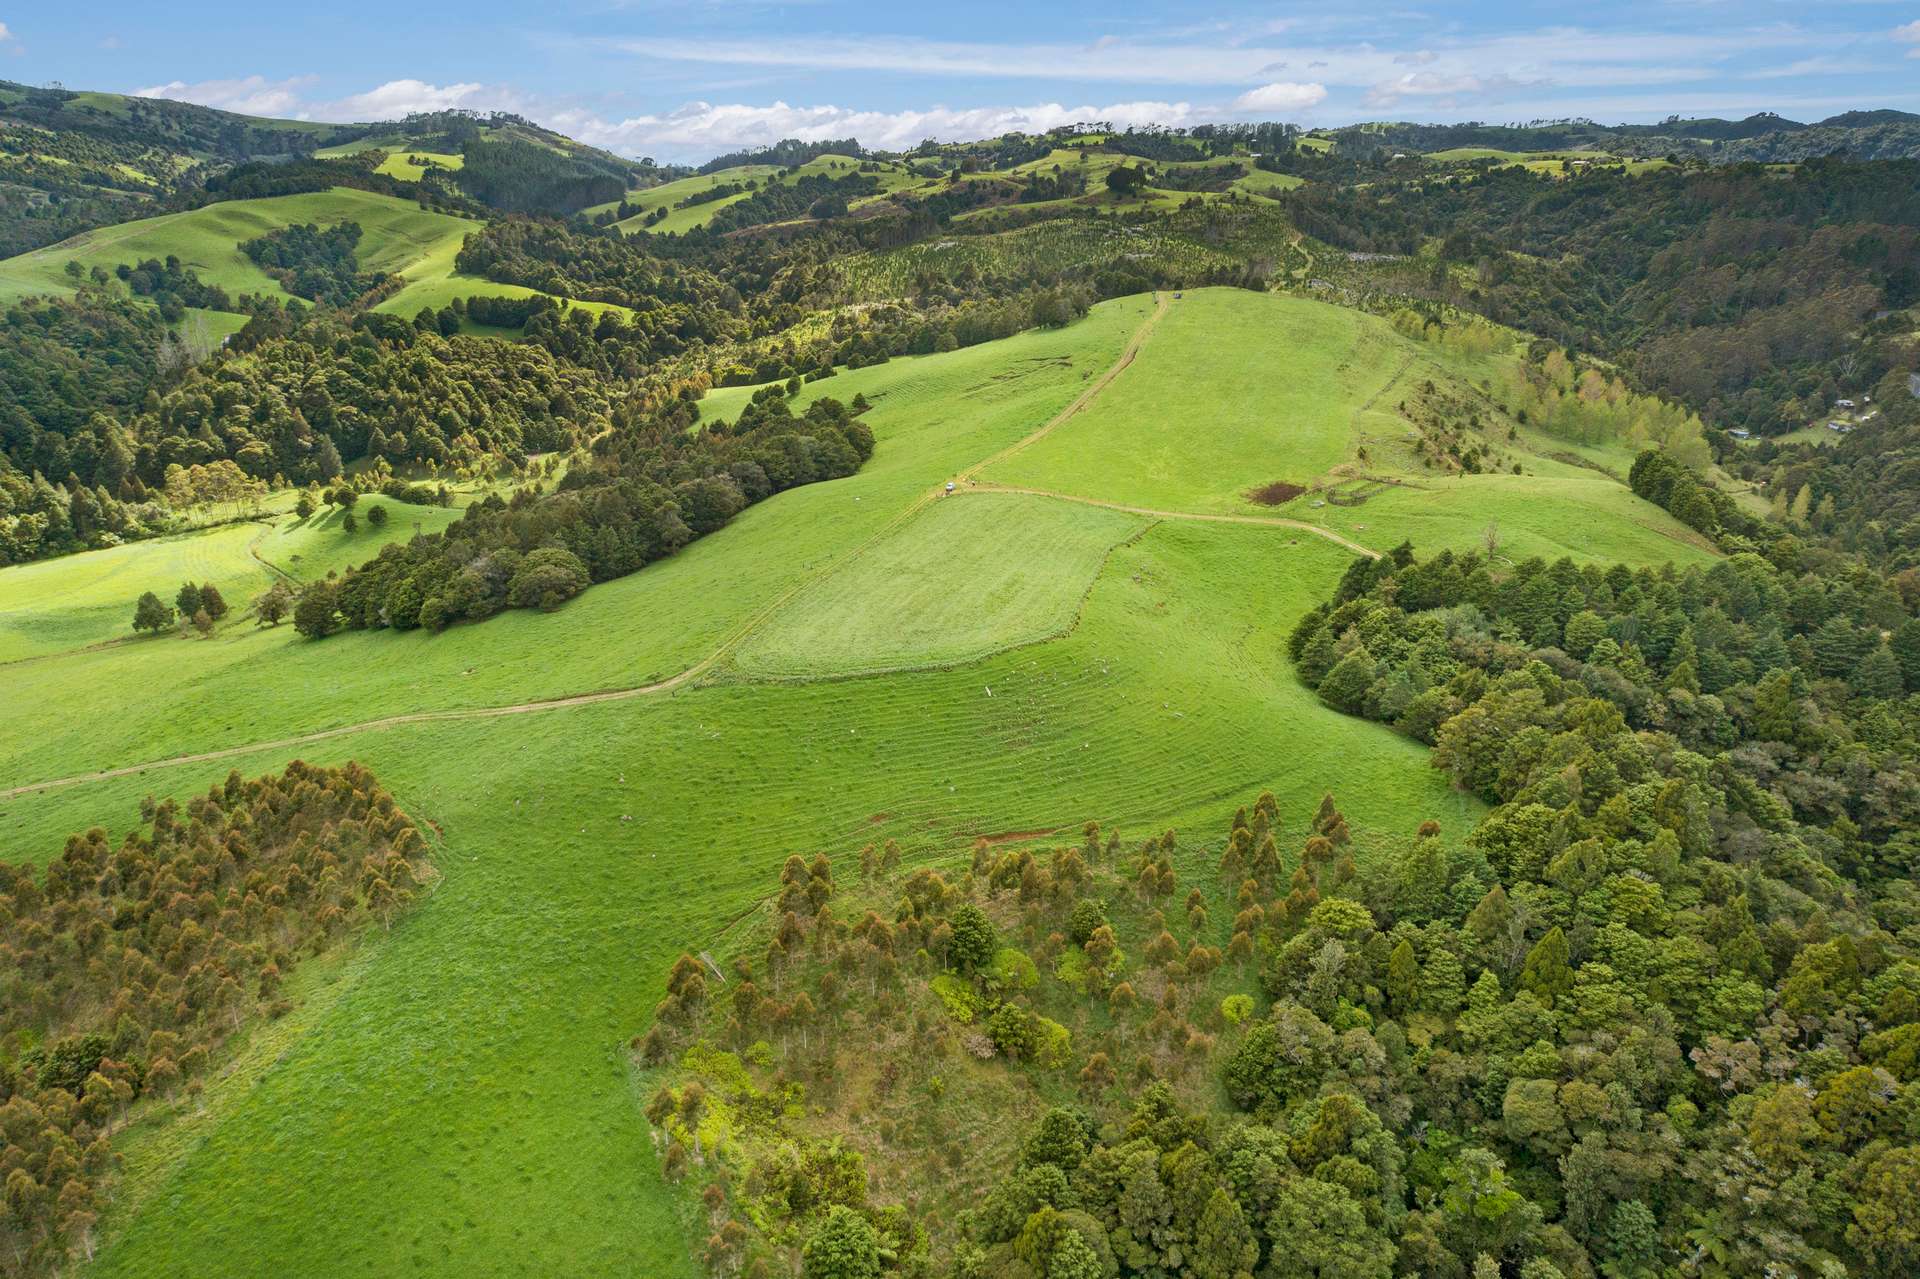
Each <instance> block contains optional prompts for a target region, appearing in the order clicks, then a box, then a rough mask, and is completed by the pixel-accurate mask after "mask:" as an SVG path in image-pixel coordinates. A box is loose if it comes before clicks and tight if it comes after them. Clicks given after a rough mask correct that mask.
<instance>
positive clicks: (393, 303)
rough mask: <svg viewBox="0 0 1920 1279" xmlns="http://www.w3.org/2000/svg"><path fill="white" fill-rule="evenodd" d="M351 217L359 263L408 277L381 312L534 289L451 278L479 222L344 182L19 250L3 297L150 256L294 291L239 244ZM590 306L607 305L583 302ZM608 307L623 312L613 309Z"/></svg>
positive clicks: (56, 287) (1, 282) (4, 268)
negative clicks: (359, 232) (72, 269)
mask: <svg viewBox="0 0 1920 1279" xmlns="http://www.w3.org/2000/svg"><path fill="white" fill-rule="evenodd" d="M337 222H357V223H359V224H360V226H361V228H362V229H363V231H364V232H365V235H364V237H363V238H362V239H361V241H360V249H359V254H358V258H359V263H360V267H361V269H362V270H365V271H386V272H389V273H393V274H398V275H402V276H405V277H406V280H407V283H406V286H405V287H403V288H402V289H400V290H399V291H398V292H397V293H395V294H393V295H392V296H390V297H387V298H385V299H383V300H382V301H381V302H380V303H379V305H378V307H377V308H376V309H377V310H380V311H384V312H389V313H392V314H396V315H405V316H409V317H410V316H412V315H413V314H414V313H415V312H417V311H419V310H420V308H421V307H432V308H434V309H436V310H437V309H439V308H440V307H443V306H445V305H446V304H447V303H448V302H450V301H452V300H453V299H454V298H456V297H471V296H474V295H485V296H490V297H529V296H531V295H532V294H533V293H534V292H535V290H533V289H529V288H524V287H522V286H520V285H513V284H498V283H495V282H494V281H491V280H484V279H476V278H473V277H465V276H457V275H456V274H455V271H454V264H453V260H454V257H455V255H456V254H458V253H459V251H460V243H461V241H462V240H464V239H465V238H466V237H467V236H468V235H469V234H471V233H472V232H474V231H475V230H477V229H478V227H479V225H480V224H479V223H477V222H475V221H472V220H469V219H467V218H461V217H455V216H452V215H450V214H445V213H435V212H429V211H426V210H423V209H421V208H419V207H418V206H417V205H414V204H412V203H410V202H408V201H405V200H398V199H395V198H393V197H392V196H385V195H375V194H373V193H371V192H367V191H359V190H355V189H353V188H350V187H335V188H334V189H332V190H330V191H321V192H315V193H312V194H307V195H286V196H273V197H269V198H266V199H259V200H228V201H223V202H221V203H218V204H209V205H206V206H205V207H203V208H199V209H194V210H192V211H190V212H185V213H168V214H163V215H161V216H159V217H156V218H147V219H142V220H140V221H135V222H126V223H121V224H120V225H118V226H112V227H105V228H102V229H101V230H98V231H89V232H87V233H85V234H83V235H80V236H76V237H75V238H73V239H71V240H68V241H64V242H62V243H60V244H55V245H50V246H48V247H47V248H44V249H36V250H34V251H32V252H30V253H23V254H21V255H20V256H19V257H15V258H9V259H7V260H6V261H4V262H0V302H4V301H10V300H12V299H15V298H21V297H26V296H29V295H31V294H36V293H64V292H70V291H71V290H72V287H73V281H72V279H71V277H69V276H68V275H67V273H66V265H67V263H68V262H78V263H80V265H81V267H82V268H83V269H86V270H91V269H92V268H93V267H96V266H99V267H104V268H106V269H107V270H109V271H111V270H112V269H113V268H114V267H116V266H120V265H123V264H124V265H129V266H131V265H133V264H135V263H137V262H140V261H143V260H145V259H149V258H159V259H165V258H167V257H169V256H172V257H177V258H179V259H180V261H181V263H182V265H184V266H187V267H190V268H192V269H193V270H194V271H195V272H196V273H197V274H198V275H199V277H200V279H201V280H202V281H203V282H204V283H207V284H213V285H218V286H220V287H221V288H224V289H225V290H227V292H228V293H229V294H231V295H235V296H237V295H239V294H242V293H262V294H266V295H268V296H270V297H277V298H286V297H289V296H291V295H290V294H288V293H287V292H286V291H285V290H284V289H283V288H282V287H281V285H280V283H279V281H277V280H275V279H274V278H273V277H272V276H270V275H268V274H267V273H266V272H265V271H263V270H261V269H260V267H259V266H257V265H256V264H255V263H254V262H253V260H252V259H250V258H249V257H247V255H246V254H244V253H242V252H241V251H240V247H239V246H240V245H241V244H242V243H243V242H245V241H247V240H251V239H254V238H256V237H258V236H261V235H265V234H266V233H268V232H270V231H274V230H277V229H279V228H282V227H287V226H295V225H300V224H305V223H317V224H319V225H321V226H330V225H332V224H334V223H337ZM580 305H581V306H583V307H585V308H587V309H589V310H595V311H598V310H604V309H609V305H610V304H606V303H592V302H583V303H581V304H580ZM611 309H615V310H624V308H619V307H613V308H611Z"/></svg>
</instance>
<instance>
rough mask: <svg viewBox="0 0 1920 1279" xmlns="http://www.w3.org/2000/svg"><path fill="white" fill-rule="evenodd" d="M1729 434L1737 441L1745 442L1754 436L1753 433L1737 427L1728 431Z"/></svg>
mask: <svg viewBox="0 0 1920 1279" xmlns="http://www.w3.org/2000/svg"><path fill="white" fill-rule="evenodd" d="M1727 434H1728V435H1731V436H1732V437H1733V438H1734V439H1736V440H1744V439H1748V438H1750V437H1751V436H1752V435H1753V432H1752V431H1744V430H1742V429H1740V428H1739V427H1737V426H1736V427H1734V428H1733V429H1732V430H1731V431H1728V432H1727Z"/></svg>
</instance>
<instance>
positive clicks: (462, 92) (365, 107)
mask: <svg viewBox="0 0 1920 1279" xmlns="http://www.w3.org/2000/svg"><path fill="white" fill-rule="evenodd" d="M506 96H508V95H507V94H506V93H505V92H504V91H497V90H489V89H488V88H487V86H486V85H484V84H473V83H466V84H428V83H427V82H426V81H424V80H389V81H387V82H386V83H385V84H383V85H380V86H378V87H376V88H373V89H369V90H367V91H366V92H365V93H356V94H354V95H352V96H351V97H346V98H341V99H339V100H338V101H335V102H328V103H323V104H321V105H320V107H319V108H318V113H319V114H320V115H321V116H322V118H324V119H329V120H352V121H362V120H398V119H400V118H401V117H403V116H408V115H412V114H413V113H414V112H416V111H446V110H448V109H450V108H453V107H471V108H474V109H476V110H485V109H487V108H488V107H489V106H491V105H493V103H494V101H496V100H499V99H502V98H504V97H506Z"/></svg>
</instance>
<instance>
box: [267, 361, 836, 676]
mask: <svg viewBox="0 0 1920 1279" xmlns="http://www.w3.org/2000/svg"><path fill="white" fill-rule="evenodd" d="M861 407H864V405H862V406H861ZM693 423H694V410H693V406H692V403H691V402H690V401H687V400H675V401H672V402H670V403H669V404H668V405H667V406H666V407H665V408H663V409H661V410H659V411H658V412H656V413H654V414H653V415H652V416H650V417H649V418H647V419H646V420H644V421H642V422H640V423H638V424H636V425H633V426H631V427H627V428H623V429H621V430H618V431H615V432H613V433H611V434H609V435H607V436H605V437H602V438H601V439H600V440H599V441H598V442H597V443H596V444H595V452H594V454H593V456H592V458H591V459H590V460H588V461H585V462H583V463H582V464H580V465H579V466H576V467H575V468H574V469H572V470H570V471H569V472H568V473H567V475H566V477H565V478H564V479H563V480H562V481H561V483H560V486H559V487H558V488H557V489H556V490H555V491H553V492H551V493H546V494H539V493H536V492H534V491H532V490H525V491H522V492H520V493H518V494H516V495H515V496H514V498H513V500H512V501H510V502H508V501H502V500H501V499H500V498H498V497H490V498H488V499H487V500H485V501H483V502H480V503H478V504H476V505H474V506H472V507H469V508H468V510H467V512H466V514H465V515H463V516H462V517H461V518H460V521H459V522H458V523H456V524H455V525H453V526H452V527H451V528H449V529H447V530H446V532H444V533H436V534H432V535H428V536H423V537H416V538H414V539H413V540H412V541H411V542H409V543H407V544H406V545H404V546H403V545H399V544H392V545H389V546H387V547H386V548H385V549H384V550H382V551H381V552H380V554H379V555H378V556H377V557H376V558H374V559H373V560H371V561H369V562H368V563H366V564H365V565H362V566H361V567H360V568H358V569H355V570H353V571H351V572H349V573H348V574H346V575H345V576H344V577H342V578H339V579H337V580H332V579H329V580H322V581H318V582H313V583H310V584H309V585H308V586H307V587H306V588H305V589H304V590H303V591H302V592H301V594H300V601H299V604H298V605H297V606H296V608H295V610H294V626H295V627H296V628H298V629H299V631H300V632H301V633H302V634H304V635H307V636H310V637H314V638H318V637H320V636H323V635H328V634H331V633H332V632H334V631H336V630H340V629H343V628H366V627H383V626H390V627H393V628H395V629H399V630H407V629H411V628H413V627H415V626H423V627H426V628H427V629H429V630H436V631H437V630H440V629H441V628H443V627H445V626H448V625H450V624H451V623H453V622H456V621H461V620H477V619H480V618H484V617H488V616H491V615H492V614H494V613H497V612H499V611H500V610H501V609H503V608H540V609H546V610H551V609H555V608H558V607H559V606H560V605H561V604H563V603H565V602H566V601H567V600H568V599H571V598H572V597H573V596H575V595H577V594H579V593H580V592H581V591H582V590H584V589H585V588H586V587H587V586H588V585H589V584H590V583H593V582H604V581H607V580H608V579H610V578H615V577H622V576H625V575H626V574H628V573H632V572H634V571H636V570H638V569H640V568H642V567H644V566H645V565H647V564H649V563H651V562H652V561H654V560H657V559H661V558H663V557H665V556H668V555H671V554H673V553H674V552H675V551H677V550H679V549H680V548H681V547H683V546H685V545H686V544H687V543H689V542H691V541H693V540H694V539H696V538H700V537H704V536H706V535H707V534H708V533H711V532H714V531H715V530H717V529H719V528H722V527H724V526H725V525H726V524H727V522H728V521H729V520H731V519H732V518H733V517H734V516H735V515H736V514H738V513H739V512H740V511H742V510H744V509H745V508H746V507H747V506H749V505H751V504H752V503H754V502H757V501H760V500H762V499H763V498H767V497H770V496H772V495H773V494H775V493H778V492H780V491H782V490H783V489H788V488H793V487H795V486H797V485H801V484H812V483H814V482H816V481H819V480H830V479H838V478H840V477H843V476H847V475H851V474H853V473H854V472H855V471H857V470H858V469H859V468H860V466H861V465H862V464H863V463H864V462H865V461H866V460H867V459H868V458H869V457H871V456H872V454H873V434H872V432H871V431H869V430H868V429H867V427H866V425H865V424H864V423H862V422H860V421H859V420H858V419H857V418H856V417H855V416H854V414H853V413H852V412H850V411H849V410H848V409H847V408H846V407H845V406H844V405H842V404H841V403H840V402H839V401H837V400H832V399H820V400H815V401H814V402H813V403H812V404H810V405H808V406H807V409H806V412H805V413H803V414H800V415H798V416H796V415H795V414H794V413H793V411H792V409H791V408H789V407H788V404H787V401H786V397H785V391H784V389H783V388H781V387H770V388H767V389H766V390H763V391H762V392H760V393H759V394H758V395H756V397H755V398H754V400H753V401H752V402H751V403H750V404H749V405H748V407H747V409H746V410H745V411H743V412H742V413H741V415H740V417H739V419H738V420H737V421H736V422H734V423H733V424H732V425H727V424H725V423H714V424H711V425H707V426H703V427H702V428H701V429H699V430H697V431H694V430H691V429H690V428H691V427H692V426H693Z"/></svg>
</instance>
